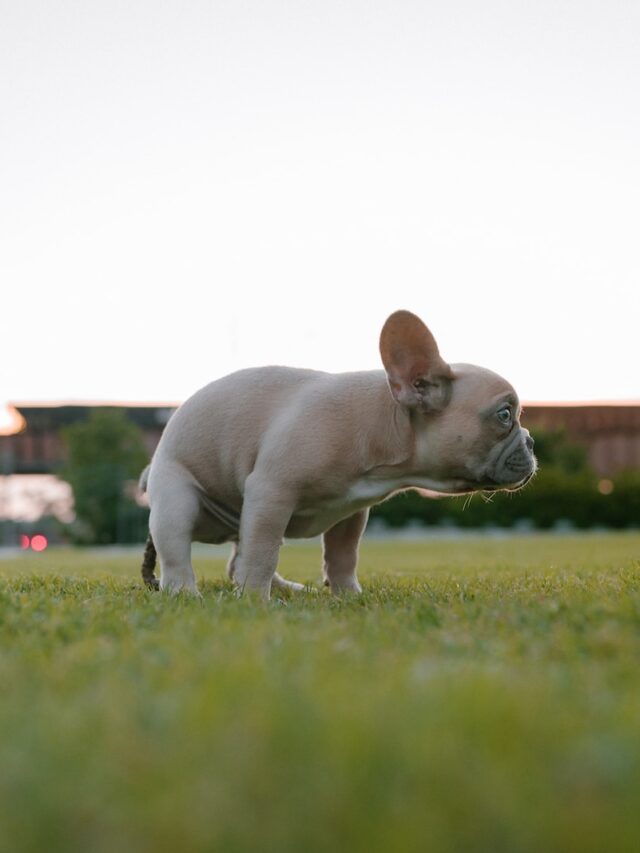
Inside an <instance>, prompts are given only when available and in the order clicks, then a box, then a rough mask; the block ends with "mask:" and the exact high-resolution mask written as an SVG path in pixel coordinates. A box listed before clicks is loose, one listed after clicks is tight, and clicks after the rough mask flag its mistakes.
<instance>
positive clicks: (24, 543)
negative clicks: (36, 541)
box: [20, 533, 31, 551]
mask: <svg viewBox="0 0 640 853" xmlns="http://www.w3.org/2000/svg"><path fill="white" fill-rule="evenodd" d="M29 545H31V540H30V539H29V537H28V536H27V534H26V533H23V534H22V535H21V536H20V547H21V548H22V550H23V551H26V550H27V548H28V547H29Z"/></svg>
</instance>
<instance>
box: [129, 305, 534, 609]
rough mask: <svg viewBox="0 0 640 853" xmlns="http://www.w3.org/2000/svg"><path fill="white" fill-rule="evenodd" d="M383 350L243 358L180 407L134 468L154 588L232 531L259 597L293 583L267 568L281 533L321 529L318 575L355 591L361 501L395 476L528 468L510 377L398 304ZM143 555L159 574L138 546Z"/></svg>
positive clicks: (458, 476) (406, 479)
mask: <svg viewBox="0 0 640 853" xmlns="http://www.w3.org/2000/svg"><path fill="white" fill-rule="evenodd" d="M380 353H381V356H382V362H383V365H384V368H385V371H378V370H373V371H366V372H359V373H344V374H329V373H321V372H317V371H312V370H299V369H294V368H288V367H262V368H255V369H250V370H242V371H239V372H238V373H234V374H231V375H230V376H226V377H224V378H222V379H219V380H217V381H216V382H212V383H211V384H210V385H207V386H206V387H204V388H202V389H201V390H200V391H198V392H197V393H196V394H194V395H193V396H192V397H191V398H190V399H189V400H187V401H186V403H184V404H183V405H182V406H181V407H180V408H179V409H178V410H177V412H176V413H175V414H174V415H173V417H172V418H171V420H170V421H169V423H168V424H167V427H166V429H165V431H164V434H163V436H162V439H161V441H160V443H159V445H158V448H157V450H156V452H155V455H154V457H153V460H152V462H151V466H150V469H149V470H148V472H145V475H144V478H143V479H144V481H145V485H146V486H147V490H148V494H149V501H150V505H151V516H150V525H149V526H150V532H151V538H150V541H149V546H148V549H149V548H150V549H153V547H154V545H155V547H157V551H158V554H159V557H160V563H161V578H160V586H161V588H164V589H167V590H170V591H171V592H178V591H180V590H186V591H189V592H192V593H197V588H196V581H195V576H194V573H193V569H192V567H191V542H192V541H199V542H211V543H220V542H226V541H232V542H233V543H235V544H234V550H233V554H232V557H231V560H230V562H229V567H228V571H229V575H230V577H232V578H233V580H234V581H235V583H236V585H237V587H238V588H239V589H240V590H253V591H256V592H258V593H259V594H260V595H261V596H262V598H264V599H265V600H266V599H268V598H269V595H270V591H271V588H272V585H273V586H278V587H289V588H293V589H302V586H301V585H300V584H293V583H291V582H289V581H286V580H284V579H283V578H281V577H280V576H279V575H278V574H277V572H276V568H277V563H278V554H279V550H280V545H281V544H282V540H283V537H293V538H300V537H311V536H316V535H318V534H323V546H324V579H325V583H327V584H328V585H329V586H330V587H331V590H332V591H333V592H344V591H353V592H359V591H360V585H359V584H358V580H357V577H356V564H357V559H358V545H359V542H360V537H361V535H362V533H363V531H364V528H365V525H366V522H367V516H368V512H369V507H370V506H372V505H373V504H376V503H378V502H380V501H382V500H384V499H385V498H386V497H388V496H389V495H391V494H393V493H394V492H398V491H402V490H403V489H409V488H417V489H418V490H420V491H422V492H424V493H425V494H426V495H427V496H435V495H443V494H444V495H452V494H465V493H469V492H474V491H479V490H482V491H485V490H491V491H493V490H496V489H509V490H513V489H518V488H520V487H521V486H523V485H524V484H525V483H526V482H527V481H528V480H529V479H530V478H531V477H532V476H533V474H534V473H535V470H536V460H535V457H534V455H533V452H532V450H533V440H532V439H531V437H530V436H529V433H528V432H527V430H526V429H523V428H522V427H521V426H520V423H519V416H520V404H519V402H518V398H517V395H516V393H515V391H514V390H513V388H512V387H511V385H509V383H508V382H506V381H505V380H504V379H502V378H501V377H500V376H498V375H497V374H495V373H492V372H491V371H490V370H486V369H485V368H482V367H475V366H473V365H469V364H452V365H449V364H447V363H446V362H445V361H443V359H442V358H441V356H440V354H439V352H438V347H437V345H436V342H435V340H434V338H433V336H432V335H431V333H430V331H429V330H428V329H427V327H426V326H425V325H424V323H423V322H422V321H421V320H420V319H419V318H418V317H416V316H415V315H414V314H411V313H410V312H408V311H397V312H396V313H395V314H392V315H391V317H389V319H388V320H387V322H386V323H385V325H384V328H383V329H382V333H381V336H380ZM149 565H151V568H149ZM145 566H146V567H145V568H144V569H143V574H144V577H145V580H146V581H147V582H148V583H149V584H150V585H153V584H154V583H155V584H157V582H155V579H154V577H153V562H151V564H149V559H148V554H146V555H145Z"/></svg>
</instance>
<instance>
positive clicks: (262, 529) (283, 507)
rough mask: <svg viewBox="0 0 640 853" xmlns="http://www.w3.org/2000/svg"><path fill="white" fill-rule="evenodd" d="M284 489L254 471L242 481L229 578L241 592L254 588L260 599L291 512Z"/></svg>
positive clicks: (265, 592)
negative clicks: (237, 539) (237, 537)
mask: <svg viewBox="0 0 640 853" xmlns="http://www.w3.org/2000/svg"><path fill="white" fill-rule="evenodd" d="M293 505H294V504H293V500H292V498H291V495H290V494H289V492H288V490H286V489H282V488H280V487H279V486H278V485H277V484H274V483H273V482H271V481H269V479H267V478H266V477H264V476H261V475H259V474H257V473H256V472H254V473H253V474H250V475H249V477H248V478H247V481H246V483H245V491H244V498H243V502H242V514H241V517H240V542H239V544H238V553H237V555H236V557H235V561H234V571H233V579H234V581H235V583H236V585H237V587H238V590H239V591H240V592H241V593H242V592H245V591H246V592H257V593H258V594H259V595H260V597H261V598H262V599H263V600H264V601H268V600H269V597H270V594H271V581H272V579H273V576H274V574H275V571H276V568H277V566H278V555H279V553H280V545H281V544H282V539H283V536H284V532H285V530H286V528H287V525H288V524H289V519H290V518H291V515H292V512H293Z"/></svg>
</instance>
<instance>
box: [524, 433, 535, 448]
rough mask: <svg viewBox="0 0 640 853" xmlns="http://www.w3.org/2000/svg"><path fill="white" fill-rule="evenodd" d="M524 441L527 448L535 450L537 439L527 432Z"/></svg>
mask: <svg viewBox="0 0 640 853" xmlns="http://www.w3.org/2000/svg"><path fill="white" fill-rule="evenodd" d="M524 443H525V444H526V445H527V450H533V446H534V444H535V441H534V440H533V439H532V438H531V436H530V435H529V434H527V437H526V438H525V440H524Z"/></svg>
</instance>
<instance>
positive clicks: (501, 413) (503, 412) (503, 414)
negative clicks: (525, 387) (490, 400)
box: [496, 406, 511, 426]
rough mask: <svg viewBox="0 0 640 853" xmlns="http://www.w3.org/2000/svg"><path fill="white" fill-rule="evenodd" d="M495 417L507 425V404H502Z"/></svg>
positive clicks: (508, 420)
mask: <svg viewBox="0 0 640 853" xmlns="http://www.w3.org/2000/svg"><path fill="white" fill-rule="evenodd" d="M496 417H497V418H498V420H499V421H500V423H501V424H504V426H508V425H509V424H510V423H511V409H510V408H509V406H503V407H502V409H500V411H499V412H498V413H497V415H496Z"/></svg>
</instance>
